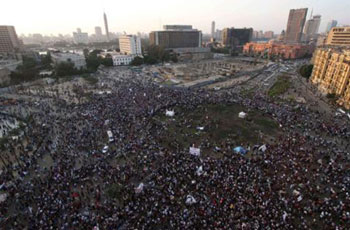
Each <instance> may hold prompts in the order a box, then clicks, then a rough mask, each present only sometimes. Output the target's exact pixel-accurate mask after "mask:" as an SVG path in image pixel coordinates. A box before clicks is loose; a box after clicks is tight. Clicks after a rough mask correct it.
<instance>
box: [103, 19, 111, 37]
mask: <svg viewBox="0 0 350 230" xmlns="http://www.w3.org/2000/svg"><path fill="white" fill-rule="evenodd" d="M103 20H104V22H105V30H106V36H107V41H108V42H109V41H110V39H109V30H108V21H107V15H106V13H103Z"/></svg>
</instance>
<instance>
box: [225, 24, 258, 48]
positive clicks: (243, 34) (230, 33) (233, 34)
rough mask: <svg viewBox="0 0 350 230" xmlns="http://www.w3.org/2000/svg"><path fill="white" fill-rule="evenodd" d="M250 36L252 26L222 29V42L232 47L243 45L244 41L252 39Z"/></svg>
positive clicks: (251, 35) (251, 34)
mask: <svg viewBox="0 0 350 230" xmlns="http://www.w3.org/2000/svg"><path fill="white" fill-rule="evenodd" d="M252 37H253V29H252V28H243V29H236V28H225V29H223V31H222V43H223V44H224V45H225V46H231V47H232V48H234V47H238V46H244V45H245V44H246V43H248V42H250V41H251V40H252Z"/></svg>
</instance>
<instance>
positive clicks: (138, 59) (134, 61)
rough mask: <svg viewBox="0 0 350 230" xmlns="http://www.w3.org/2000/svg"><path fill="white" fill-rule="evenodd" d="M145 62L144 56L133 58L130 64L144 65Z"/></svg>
mask: <svg viewBox="0 0 350 230" xmlns="http://www.w3.org/2000/svg"><path fill="white" fill-rule="evenodd" d="M143 63H144V60H143V58H142V57H135V58H134V60H132V62H131V63H130V65H133V66H139V65H142V64H143Z"/></svg>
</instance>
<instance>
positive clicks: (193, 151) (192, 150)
mask: <svg viewBox="0 0 350 230" xmlns="http://www.w3.org/2000/svg"><path fill="white" fill-rule="evenodd" d="M190 154H191V155H193V156H197V157H198V156H200V155H201V149H199V148H195V147H190Z"/></svg>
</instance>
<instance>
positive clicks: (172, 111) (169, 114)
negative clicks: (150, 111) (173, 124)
mask: <svg viewBox="0 0 350 230" xmlns="http://www.w3.org/2000/svg"><path fill="white" fill-rule="evenodd" d="M165 115H166V116H167V117H173V116H174V115H175V112H174V110H166V112H165Z"/></svg>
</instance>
